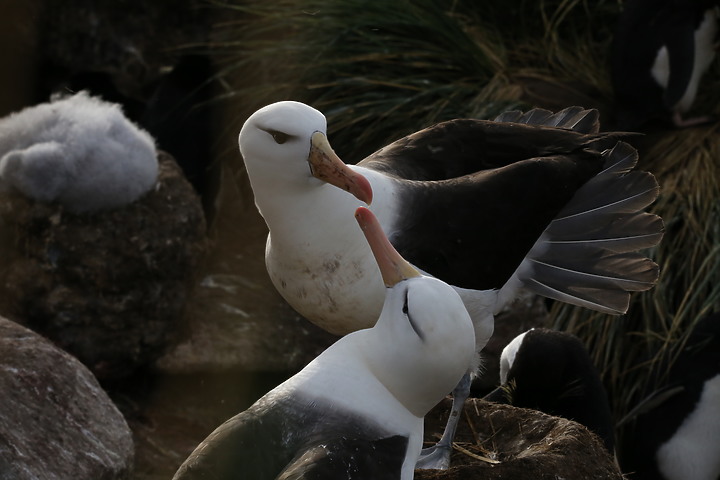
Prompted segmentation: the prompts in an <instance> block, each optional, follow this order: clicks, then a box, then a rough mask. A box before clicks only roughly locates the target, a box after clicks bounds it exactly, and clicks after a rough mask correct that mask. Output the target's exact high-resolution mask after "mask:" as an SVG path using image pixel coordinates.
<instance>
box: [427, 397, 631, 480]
mask: <svg viewBox="0 0 720 480" xmlns="http://www.w3.org/2000/svg"><path fill="white" fill-rule="evenodd" d="M449 411H450V400H447V399H446V400H445V401H443V403H441V404H440V405H439V406H438V407H436V408H435V409H434V410H433V411H432V412H430V414H429V415H428V416H427V417H426V419H425V422H426V425H425V429H426V440H427V441H428V442H429V443H427V445H432V444H433V443H435V442H436V441H437V438H439V435H438V433H442V430H443V428H444V426H445V422H446V420H447V414H448V412H449ZM463 416H464V420H463V421H461V422H460V425H459V426H458V431H457V435H456V437H455V445H454V447H455V448H454V450H453V454H452V458H451V463H450V465H451V467H450V468H449V469H448V470H445V471H443V470H416V471H415V479H416V480H461V479H462V480H474V479H478V480H480V479H482V480H493V479H501V478H513V479H518V480H521V479H533V480H544V479H547V480H555V479H557V478H564V479H567V480H573V479H577V480H580V479H586V478H593V479H612V480H621V479H622V478H623V477H622V474H621V473H620V471H619V470H618V469H617V467H616V466H615V463H614V460H613V458H612V457H611V456H610V454H609V453H608V452H607V450H606V449H605V447H604V446H603V444H602V442H601V440H600V439H599V438H598V437H597V436H596V435H595V434H593V433H591V432H590V431H589V430H588V429H586V428H585V427H584V426H582V425H580V424H579V423H576V422H573V421H570V420H566V419H564V418H559V417H553V416H550V415H545V414H543V413H540V412H537V411H535V410H529V409H524V408H516V407H512V406H508V405H498V404H494V403H489V402H485V401H483V400H479V399H469V400H468V402H467V403H466V405H465V409H464V411H463Z"/></svg>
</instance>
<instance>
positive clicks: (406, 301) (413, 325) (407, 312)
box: [403, 290, 425, 342]
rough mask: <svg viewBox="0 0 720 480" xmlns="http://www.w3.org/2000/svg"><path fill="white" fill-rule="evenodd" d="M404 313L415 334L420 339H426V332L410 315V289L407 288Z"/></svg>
mask: <svg viewBox="0 0 720 480" xmlns="http://www.w3.org/2000/svg"><path fill="white" fill-rule="evenodd" d="M403 313H404V314H405V316H407V319H408V321H409V322H410V326H411V327H412V329H413V331H414V332H415V334H416V335H417V336H418V337H420V340H422V341H423V342H424V341H425V334H424V333H423V331H422V330H420V328H419V327H418V326H417V325H416V324H415V322H414V321H413V319H412V317H411V316H410V311H409V310H408V291H407V290H405V304H404V305H403Z"/></svg>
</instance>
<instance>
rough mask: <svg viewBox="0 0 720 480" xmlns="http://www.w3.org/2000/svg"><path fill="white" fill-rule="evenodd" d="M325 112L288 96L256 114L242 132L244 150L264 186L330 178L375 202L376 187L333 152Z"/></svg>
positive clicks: (307, 184)
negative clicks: (373, 195)
mask: <svg viewBox="0 0 720 480" xmlns="http://www.w3.org/2000/svg"><path fill="white" fill-rule="evenodd" d="M326 132H327V122H326V120H325V116H324V115H323V114H322V113H320V112H319V111H317V110H316V109H314V108H312V107H310V106H308V105H305V104H303V103H300V102H292V101H284V102H277V103H273V104H270V105H267V106H265V107H263V108H261V109H260V110H258V111H257V112H255V113H253V114H252V115H251V116H250V117H249V118H248V119H247V120H246V121H245V124H244V125H243V127H242V129H241V130H240V135H239V137H238V144H239V147H240V153H241V154H242V156H243V159H244V160H245V166H246V168H247V170H248V175H249V176H250V181H251V183H252V184H253V190H254V191H255V193H256V196H257V194H258V188H257V187H259V188H268V187H269V186H272V187H273V189H277V188H283V189H288V190H297V189H300V190H303V189H310V188H313V187H317V186H320V185H322V184H323V183H324V182H327V183H330V184H332V185H334V186H336V187H339V188H342V189H343V190H346V191H348V192H349V193H351V194H353V195H354V196H355V197H357V198H358V199H359V200H361V201H363V202H365V203H367V204H369V203H370V202H371V201H372V188H371V187H370V183H369V182H368V181H367V179H365V177H363V176H362V175H360V174H358V173H356V172H354V171H353V170H352V169H351V168H349V167H348V166H347V165H345V163H343V161H342V160H340V158H339V157H338V156H337V155H336V154H335V152H333V150H332V148H330V144H329V142H328V140H327V137H326V135H327V133H326Z"/></svg>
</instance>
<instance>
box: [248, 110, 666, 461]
mask: <svg viewBox="0 0 720 480" xmlns="http://www.w3.org/2000/svg"><path fill="white" fill-rule="evenodd" d="M598 130H599V119H598V114H597V112H596V111H594V110H583V109H581V108H578V107H572V108H569V109H565V110H563V111H561V112H559V113H557V114H554V115H553V114H550V112H547V111H543V110H532V111H530V112H528V113H526V114H521V113H519V112H510V113H507V114H503V115H502V116H501V117H499V118H498V119H497V120H496V121H486V120H475V119H458V120H452V121H448V122H444V123H440V124H438V125H435V126H432V127H429V128H427V129H425V130H421V131H419V132H417V133H415V134H412V135H409V136H407V137H404V138H402V139H400V140H397V141H396V142H394V143H392V144H390V145H388V146H387V147H384V148H382V149H380V150H379V151H377V152H375V153H374V154H372V155H370V156H369V157H368V158H366V159H365V160H363V161H362V162H360V163H359V164H358V165H356V166H352V165H345V164H344V163H343V162H342V161H341V160H340V159H339V158H338V157H337V155H335V153H334V152H333V151H332V149H331V148H330V145H329V143H328V140H327V137H326V120H325V117H324V115H323V114H322V113H320V112H319V111H317V110H315V109H314V108H312V107H310V106H308V105H305V104H302V103H299V102H291V101H286V102H279V103H275V104H271V105H268V106H266V107H264V108H262V109H260V110H258V111H257V112H255V113H254V114H253V115H251V116H250V117H249V118H248V119H247V121H246V122H245V124H244V125H243V128H242V130H241V132H240V136H239V146H240V152H241V154H242V156H243V158H244V161H245V165H246V168H247V172H248V176H249V179H250V183H251V186H252V189H253V192H254V195H255V203H256V206H257V208H258V210H259V211H260V213H261V215H262V216H263V217H264V219H265V222H266V223H267V225H268V228H269V234H268V239H267V246H266V255H265V260H266V266H267V270H268V273H269V275H270V278H271V279H272V282H273V284H274V285H275V287H276V288H277V289H278V291H279V292H280V293H281V295H282V296H283V297H284V298H285V299H286V300H287V301H288V303H290V305H291V306H293V307H294V308H295V309H296V310H297V311H298V312H299V313H301V314H302V315H303V316H305V317H306V318H308V319H309V320H310V321H312V322H313V323H315V324H317V325H319V326H320V327H322V328H324V329H326V330H328V331H330V332H332V333H335V334H340V335H342V334H346V333H348V332H352V331H355V330H358V329H360V328H366V327H369V326H371V325H373V323H374V321H375V319H376V318H377V316H378V314H379V312H380V310H381V308H382V304H383V298H384V288H383V285H382V282H381V281H380V280H379V276H378V275H377V266H376V264H375V262H374V260H373V257H372V254H371V252H370V250H369V248H368V246H367V244H366V242H365V241H364V239H363V238H362V236H361V235H360V234H359V232H357V229H355V228H353V227H354V225H351V224H350V222H349V221H348V220H347V219H348V216H347V215H348V212H352V211H354V210H355V209H356V208H357V207H358V206H362V205H364V204H366V203H367V204H369V206H370V209H371V210H372V211H373V212H374V213H375V215H376V216H377V218H378V219H379V221H380V224H381V225H382V227H383V229H384V231H385V232H386V233H387V235H388V238H389V239H390V241H391V242H392V244H393V245H394V246H395V248H397V250H398V251H399V252H400V254H401V255H403V256H404V258H406V259H407V260H408V261H409V262H410V263H412V264H413V265H415V266H416V267H417V268H418V269H419V270H421V271H423V272H427V273H428V274H430V275H432V276H435V277H437V278H440V279H442V280H444V281H445V282H447V283H449V284H450V285H453V286H454V287H455V289H456V290H457V291H458V293H459V294H460V296H461V298H462V299H463V301H464V303H465V306H466V307H467V309H468V312H469V313H470V316H471V317H472V319H473V323H474V326H475V337H476V342H477V349H478V351H480V350H481V349H482V348H483V347H484V346H485V344H486V343H487V341H488V339H489V338H490V336H491V335H492V331H493V318H494V317H493V315H494V314H495V313H497V312H498V311H500V310H501V309H502V308H503V306H504V305H506V304H507V303H508V302H509V301H511V300H512V299H513V298H514V297H515V295H516V293H517V292H518V290H519V289H520V288H525V289H527V290H530V291H532V292H535V293H538V294H541V295H543V296H546V297H549V298H553V299H556V300H560V301H564V302H568V303H572V304H575V305H581V306H585V307H588V308H591V309H594V310H599V311H602V312H608V313H614V314H620V313H624V312H625V311H626V310H627V308H628V303H629V296H630V292H633V291H641V290H647V289H649V288H651V287H652V286H653V284H654V283H655V282H656V280H657V275H658V268H657V265H656V264H655V263H653V262H652V261H651V260H649V259H648V258H646V257H645V256H644V255H642V254H640V253H637V251H638V250H640V249H643V248H647V247H651V246H653V245H655V244H657V242H659V240H660V238H661V237H662V232H663V225H662V220H661V219H660V218H659V217H657V216H655V215H651V214H648V213H645V212H643V209H644V208H645V207H647V206H648V205H649V204H650V203H652V202H653V201H654V199H655V198H656V197H657V194H658V185H657V182H656V181H655V178H654V177H653V176H652V175H651V174H649V173H646V172H639V171H633V170H632V169H633V168H634V167H635V164H636V162H637V152H636V151H635V149H633V148H632V147H631V146H630V145H628V144H627V143H624V142H621V141H619V138H621V137H622V134H613V133H598ZM337 187H340V188H337ZM344 190H346V191H344ZM348 192H350V193H351V194H352V195H350V194H348ZM476 367H477V364H473V365H469V366H468V370H469V371H473V370H474V369H475V368H476ZM468 385H469V379H468V378H465V381H464V382H463V385H462V388H461V389H460V390H459V391H457V392H454V393H458V397H459V399H460V401H462V396H463V392H462V391H461V390H465V392H464V393H465V394H466V393H467V388H469V387H468ZM456 404H457V405H456V406H455V407H454V410H453V414H451V419H453V418H457V413H458V411H459V410H458V409H459V408H460V403H459V402H456ZM446 433H448V436H446V437H444V439H443V441H441V443H440V447H442V451H443V452H444V453H442V455H441V457H442V458H441V459H440V460H436V459H435V457H432V456H431V457H428V458H429V459H425V460H424V461H423V463H422V465H423V466H430V467H446V466H447V463H448V461H449V450H448V447H449V443H448V441H449V440H448V439H449V438H452V428H449V429H448V430H446Z"/></svg>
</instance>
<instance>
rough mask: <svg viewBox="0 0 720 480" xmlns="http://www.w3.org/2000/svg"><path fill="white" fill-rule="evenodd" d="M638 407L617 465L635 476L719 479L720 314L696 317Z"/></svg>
mask: <svg viewBox="0 0 720 480" xmlns="http://www.w3.org/2000/svg"><path fill="white" fill-rule="evenodd" d="M656 374H657V376H658V378H660V379H661V380H662V381H661V383H660V384H659V385H657V386H656V389H655V391H654V392H653V394H652V395H651V396H649V397H648V399H647V400H646V401H645V402H643V404H641V405H640V406H639V407H638V409H637V410H638V411H639V412H640V413H639V414H638V415H637V418H636V419H635V423H634V425H632V426H631V427H628V429H629V431H630V433H628V435H627V437H626V438H624V441H623V445H622V451H621V454H622V455H621V465H622V467H623V471H624V472H627V474H628V478H631V479H633V480H650V479H653V480H655V479H660V480H718V479H720V314H719V313H715V314H713V315H710V316H708V317H705V318H704V319H702V320H700V321H698V323H697V324H696V326H695V328H694V329H693V332H692V334H691V335H690V337H689V338H688V341H687V344H686V346H685V348H684V349H683V350H682V352H681V353H680V354H679V355H678V357H677V359H676V360H674V361H671V362H664V363H662V364H661V365H660V366H659V368H657V371H656Z"/></svg>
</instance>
